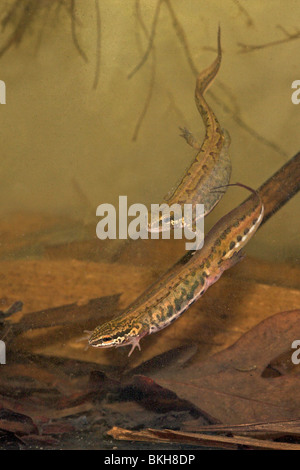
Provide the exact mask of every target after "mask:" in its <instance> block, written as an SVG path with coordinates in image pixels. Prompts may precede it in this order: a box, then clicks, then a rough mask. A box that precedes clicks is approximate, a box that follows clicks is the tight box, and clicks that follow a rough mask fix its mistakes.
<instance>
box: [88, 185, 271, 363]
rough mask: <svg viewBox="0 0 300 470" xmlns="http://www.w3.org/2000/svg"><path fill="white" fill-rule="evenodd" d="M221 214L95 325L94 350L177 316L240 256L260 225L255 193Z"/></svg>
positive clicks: (127, 341) (128, 340) (132, 340)
mask: <svg viewBox="0 0 300 470" xmlns="http://www.w3.org/2000/svg"><path fill="white" fill-rule="evenodd" d="M238 185H239V186H243V187H245V188H246V189H249V190H250V191H252V192H253V194H254V196H253V197H252V198H249V199H247V201H245V202H244V203H243V204H241V205H240V206H238V207H237V208H235V209H233V210H232V211H231V212H229V213H228V214H227V215H225V216H224V217H222V218H221V219H220V220H219V222H217V224H216V225H215V226H214V227H213V228H212V229H211V231H210V232H209V233H208V235H207V236H206V237H205V243H204V247H203V248H202V249H201V250H198V251H196V252H195V253H194V254H193V255H190V256H186V255H185V256H184V257H183V258H182V260H180V261H179V262H178V263H176V264H175V265H174V266H173V267H172V268H171V269H170V270H169V271H167V272H166V273H165V274H164V275H163V276H162V277H161V278H160V279H159V280H158V281H157V282H155V283H154V284H153V285H152V286H151V287H150V288H149V289H147V290H146V292H145V293H144V294H142V295H141V296H140V297H139V298H138V299H137V300H136V301H135V302H133V304H131V306H129V308H128V309H126V310H125V311H124V312H123V313H122V314H121V315H119V316H117V317H116V318H114V319H113V320H111V321H109V322H107V323H104V324H103V325H101V326H98V327H97V328H96V329H95V330H94V331H93V332H92V334H91V336H90V337H89V339H88V342H89V344H90V345H91V346H94V347H98V348H110V347H120V346H127V345H128V346H131V350H130V352H129V356H130V355H131V353H132V352H133V350H134V349H135V348H136V347H138V348H139V349H140V345H139V341H140V340H141V338H143V337H144V336H146V335H150V334H152V333H155V332H157V331H159V330H161V329H163V328H165V327H166V326H168V325H170V324H171V323H172V322H173V321H174V320H176V319H177V318H178V317H179V316H180V315H182V313H183V312H184V311H185V310H187V308H188V307H189V306H190V305H192V304H193V303H194V302H195V301H196V300H197V299H198V298H199V297H201V296H202V295H203V294H204V293H205V291H206V290H207V289H208V288H209V286H211V285H212V284H214V283H215V282H216V281H217V280H218V279H219V278H220V276H221V275H222V273H223V272H224V271H225V270H226V269H229V268H230V267H231V266H233V265H234V264H236V263H237V262H238V261H239V260H240V259H241V257H242V255H241V249H242V248H243V247H244V246H245V245H246V243H248V241H249V240H250V238H251V237H252V236H253V235H254V233H255V232H256V230H257V228H258V227H259V225H260V223H261V221H262V219H263V213H264V207H263V204H262V201H261V199H260V197H259V195H258V193H257V192H256V191H254V190H252V189H251V188H248V187H246V186H244V185H240V184H239V183H238Z"/></svg>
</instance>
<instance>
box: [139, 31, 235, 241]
mask: <svg viewBox="0 0 300 470" xmlns="http://www.w3.org/2000/svg"><path fill="white" fill-rule="evenodd" d="M221 60H222V49H221V31H220V27H219V30H218V54H217V57H216V59H215V60H214V62H213V63H212V64H211V65H210V66H209V67H208V68H206V69H205V70H203V71H202V72H201V73H200V74H199V75H198V77H197V80H196V89H195V102H196V106H197V109H198V111H199V113H200V115H201V117H202V120H203V122H204V125H205V137H204V140H203V143H202V145H200V144H199V143H198V142H197V140H196V139H195V138H194V137H193V135H192V134H191V133H190V132H189V131H188V130H187V129H185V128H183V129H181V131H182V134H181V135H182V136H183V137H184V138H185V140H186V141H187V143H188V144H189V145H191V146H192V147H193V148H195V149H197V150H198V153H197V155H196V157H195V158H194V160H193V162H192V163H191V165H190V167H189V168H188V169H187V170H186V172H185V174H184V176H183V177H182V179H181V180H180V182H179V183H178V185H177V186H176V188H175V189H174V190H173V191H172V192H171V193H168V194H167V195H166V196H165V198H164V201H163V203H165V204H168V205H169V206H171V205H173V204H180V205H181V206H182V207H183V205H184V204H192V207H193V209H194V207H195V205H196V204H204V216H205V215H207V214H209V213H210V212H211V211H212V210H213V208H214V207H215V206H216V204H217V203H218V202H219V200H220V199H221V197H222V195H223V194H222V193H220V192H219V193H218V192H213V191H211V189H212V188H214V187H217V186H221V185H223V186H226V185H227V184H228V183H229V180H230V175H231V160H230V156H229V146H230V136H229V133H228V132H227V131H226V130H225V129H222V128H221V125H220V123H219V121H218V119H217V117H216V115H215V113H214V112H213V110H212V109H211V107H210V106H209V105H208V103H207V101H206V100H205V98H204V94H205V92H206V91H207V90H208V88H209V87H210V86H211V84H212V83H213V81H214V79H215V77H216V75H217V73H218V71H219V69H220V65H221ZM178 217H179V218H178ZM169 226H171V228H176V227H183V226H184V219H183V218H182V217H180V215H178V216H176V214H174V215H171V216H170V214H168V213H165V214H164V213H162V214H160V215H159V216H158V217H156V218H154V220H151V222H150V223H149V224H148V231H149V232H160V231H162V230H164V227H165V228H167V229H168V228H169Z"/></svg>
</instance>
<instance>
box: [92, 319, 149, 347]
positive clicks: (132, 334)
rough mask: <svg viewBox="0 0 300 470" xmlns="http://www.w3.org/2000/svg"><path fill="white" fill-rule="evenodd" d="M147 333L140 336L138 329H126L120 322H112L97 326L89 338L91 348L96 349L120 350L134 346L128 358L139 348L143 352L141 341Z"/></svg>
mask: <svg viewBox="0 0 300 470" xmlns="http://www.w3.org/2000/svg"><path fill="white" fill-rule="evenodd" d="M146 334H147V333H144V334H138V331H137V329H136V328H131V327H129V328H126V325H125V324H124V325H122V324H120V323H119V322H114V321H110V322H107V323H104V324H103V325H100V326H97V328H95V330H94V331H93V332H92V334H91V335H90V337H89V338H88V343H89V345H90V346H93V347H95V348H119V347H122V346H132V348H131V350H130V352H129V354H128V356H130V355H131V353H132V352H133V350H134V349H135V348H136V347H138V348H139V350H141V348H140V345H139V341H140V339H141V338H143V336H145V335H146Z"/></svg>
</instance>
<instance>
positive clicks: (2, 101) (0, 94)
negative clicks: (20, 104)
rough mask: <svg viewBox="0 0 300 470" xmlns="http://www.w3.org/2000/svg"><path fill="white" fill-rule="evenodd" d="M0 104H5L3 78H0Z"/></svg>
mask: <svg viewBox="0 0 300 470" xmlns="http://www.w3.org/2000/svg"><path fill="white" fill-rule="evenodd" d="M0 104H6V85H5V82H4V81H3V80H0Z"/></svg>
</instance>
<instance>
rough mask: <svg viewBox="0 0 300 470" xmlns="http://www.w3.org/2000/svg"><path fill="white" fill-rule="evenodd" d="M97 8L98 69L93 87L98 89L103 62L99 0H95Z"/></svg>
mask: <svg viewBox="0 0 300 470" xmlns="http://www.w3.org/2000/svg"><path fill="white" fill-rule="evenodd" d="M95 10H96V28H97V44H96V69H95V78H94V85H93V88H94V89H96V88H97V86H98V82H99V75H100V63H101V14H100V5H99V0H95Z"/></svg>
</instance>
